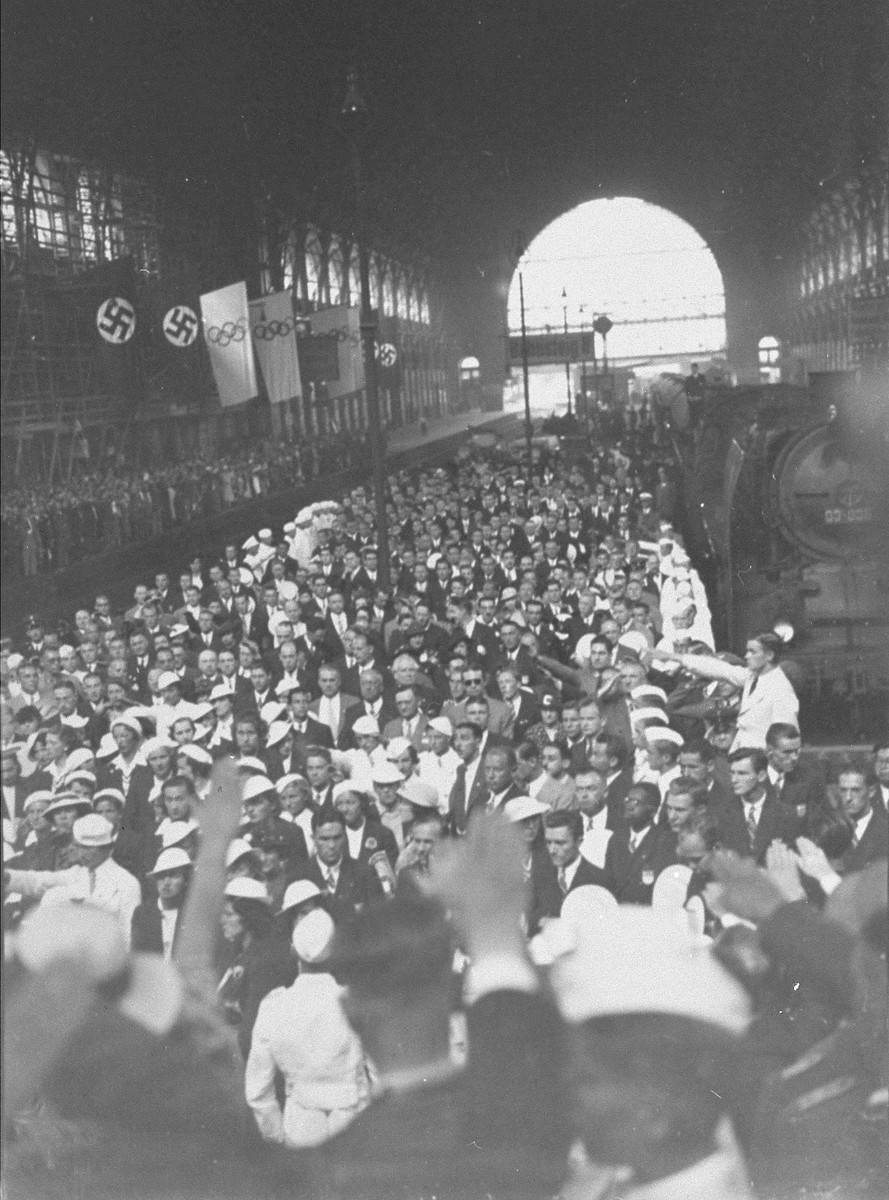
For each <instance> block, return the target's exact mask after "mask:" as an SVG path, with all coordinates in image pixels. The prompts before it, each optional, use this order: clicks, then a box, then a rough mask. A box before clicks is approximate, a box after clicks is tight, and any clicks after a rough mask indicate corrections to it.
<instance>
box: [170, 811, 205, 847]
mask: <svg viewBox="0 0 889 1200" xmlns="http://www.w3.org/2000/svg"><path fill="white" fill-rule="evenodd" d="M198 828H199V826H198V823H197V821H196V820H195V819H194V817H189V818H188V820H187V821H171V822H170V823H169V825H165V826H164V829H163V833H161V846H162V847H163V849H164V850H167V849H169V847H170V846H178V845H179V843H180V842H184V841H185V839H186V838H187V837H188V836H189V835H190V834H192V833H194V832H195V831H196V830H197V829H198Z"/></svg>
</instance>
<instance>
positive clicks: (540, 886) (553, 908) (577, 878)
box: [527, 846, 605, 937]
mask: <svg viewBox="0 0 889 1200" xmlns="http://www.w3.org/2000/svg"><path fill="white" fill-rule="evenodd" d="M589 884H595V885H596V886H598V887H604V886H605V876H604V872H603V871H601V870H600V869H599V867H595V866H593V864H592V863H591V862H588V861H587V859H585V858H581V859H580V862H579V863H578V866H577V870H576V871H575V872H574V878H573V879H572V880H571V883H570V884H569V887H568V891H569V892H573V891H574V889H575V888H579V887H586V886H588V885H589ZM530 885H531V886H530V889H529V890H530V899H529V901H528V909H527V913H528V936H529V937H532V936H533V935H534V934H535V933H536V932H537V931H538V930H539V928H540V922H541V921H542V920H543V919H544V918H545V917H557V916H558V915H559V913H560V912H561V911H562V901H563V900H564V899H565V895H564V894H563V893H562V889H561V888H560V887H559V875H558V872H557V871H556V868H555V867H554V866H553V860H552V859H551V858H550V856H549V852H548V851H547V849H546V847H545V846H544V847H535V850H534V851H533V853H532V858H531V880H530Z"/></svg>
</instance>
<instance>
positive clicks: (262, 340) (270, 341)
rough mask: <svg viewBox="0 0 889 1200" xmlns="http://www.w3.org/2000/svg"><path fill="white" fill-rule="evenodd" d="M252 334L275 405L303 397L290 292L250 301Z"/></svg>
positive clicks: (270, 397) (267, 387)
mask: <svg viewBox="0 0 889 1200" xmlns="http://www.w3.org/2000/svg"><path fill="white" fill-rule="evenodd" d="M250 333H251V335H252V337H253V348H254V350H255V351H256V358H257V361H258V362H259V369H260V371H261V372H262V377H263V379H264V380H265V387H266V391H267V392H268V394H269V400H270V401H271V402H272V404H287V403H289V402H290V401H291V400H298V399H300V398H301V397H302V383H301V382H300V377H299V355H298V350H297V344H296V318H295V317H294V315H293V296H292V294H291V293H290V292H289V291H286V292H275V293H274V294H273V295H271V296H263V298H262V299H261V300H251V301H250Z"/></svg>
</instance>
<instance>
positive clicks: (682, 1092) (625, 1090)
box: [550, 906, 752, 1200]
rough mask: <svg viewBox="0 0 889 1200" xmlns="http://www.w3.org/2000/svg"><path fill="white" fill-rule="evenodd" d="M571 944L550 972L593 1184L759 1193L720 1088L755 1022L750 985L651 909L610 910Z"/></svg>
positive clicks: (676, 1193)
mask: <svg viewBox="0 0 889 1200" xmlns="http://www.w3.org/2000/svg"><path fill="white" fill-rule="evenodd" d="M564 949H566V950H567V952H566V953H563V954H562V955H561V956H559V957H557V958H556V961H555V962H554V964H553V966H552V968H551V971H550V981H551V983H552V986H553V992H554V995H555V998H556V1003H557V1004H558V1006H559V1008H560V1009H561V1011H562V1014H563V1016H564V1017H565V1019H566V1020H567V1021H568V1022H569V1025H570V1026H571V1028H572V1034H571V1062H572V1069H571V1074H572V1085H573V1091H574V1096H575V1111H576V1113H577V1117H578V1121H579V1124H578V1133H579V1135H580V1138H581V1141H582V1142H583V1146H584V1149H585V1151H586V1154H587V1157H588V1160H589V1163H590V1167H589V1168H588V1170H589V1179H590V1189H591V1191H592V1194H594V1195H596V1196H601V1195H604V1194H611V1193H610V1190H609V1188H608V1184H609V1182H610V1183H611V1186H612V1187H613V1188H614V1190H615V1192H616V1193H619V1194H620V1196H621V1197H622V1198H625V1200H674V1198H678V1197H682V1200H686V1198H687V1200H752V1192H751V1191H750V1188H749V1184H748V1179H749V1172H748V1169H747V1167H746V1165H745V1164H744V1162H743V1159H742V1157H741V1154H740V1151H739V1149H738V1144H737V1141H736V1139H735V1136H734V1132H733V1129H732V1126H731V1121H730V1118H729V1115H728V1111H727V1106H726V1104H725V1101H724V1100H723V1097H724V1096H725V1095H726V1094H727V1092H728V1091H729V1086H728V1085H729V1080H730V1078H731V1076H732V1074H733V1072H734V1070H735V1069H736V1068H735V1066H734V1064H735V1063H736V1062H738V1061H740V1055H741V1053H742V1052H743V1047H744V1043H743V1042H742V1040H741V1037H742V1035H743V1033H744V1031H745V1030H746V1028H747V1026H748V1024H749V1022H750V1001H749V997H748V996H747V994H746V992H745V991H744V989H743V988H742V987H741V986H740V984H738V983H737V982H736V981H735V980H734V979H733V978H732V977H731V976H730V975H729V974H728V972H727V971H726V970H725V969H724V968H723V967H722V966H721V965H720V964H719V963H718V962H717V961H716V959H715V958H714V957H713V955H712V954H711V952H710V949H709V947H706V946H702V945H701V943H700V942H699V941H697V940H696V939H695V938H694V937H693V935H692V934H691V932H690V929H689V926H688V925H687V924H685V923H683V922H677V921H675V919H672V917H671V914H669V913H660V912H657V911H654V910H652V909H646V908H637V907H632V906H630V907H618V908H614V909H606V910H603V911H602V912H600V913H598V914H597V916H596V919H595V922H594V923H588V924H586V925H582V926H578V927H577V928H576V929H575V930H574V931H573V933H572V934H571V936H570V937H569V939H568V941H567V947H565V948H564ZM582 1179H583V1172H581V1178H580V1179H579V1180H578V1181H577V1183H578V1193H577V1194H578V1195H583V1187H582ZM594 1184H595V1187H594V1186H593V1185H594Z"/></svg>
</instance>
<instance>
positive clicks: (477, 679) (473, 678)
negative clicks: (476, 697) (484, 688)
mask: <svg viewBox="0 0 889 1200" xmlns="http://www.w3.org/2000/svg"><path fill="white" fill-rule="evenodd" d="M463 682H464V683H484V680H483V679H482V677H481V675H464V676H463Z"/></svg>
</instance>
